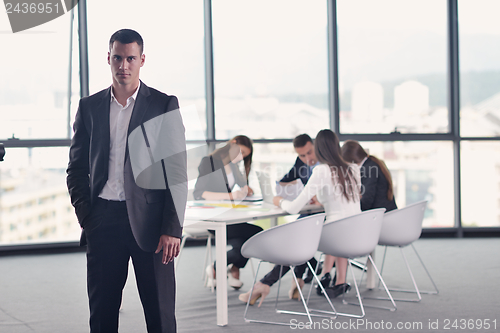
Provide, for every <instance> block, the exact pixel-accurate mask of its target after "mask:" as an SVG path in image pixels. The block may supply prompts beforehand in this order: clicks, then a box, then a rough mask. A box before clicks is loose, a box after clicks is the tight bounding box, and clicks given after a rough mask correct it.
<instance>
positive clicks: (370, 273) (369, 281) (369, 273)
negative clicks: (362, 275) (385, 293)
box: [366, 250, 377, 289]
mask: <svg viewBox="0 0 500 333" xmlns="http://www.w3.org/2000/svg"><path fill="white" fill-rule="evenodd" d="M370 255H371V256H372V259H373V261H375V250H373V252H372V253H371V254H370ZM376 284H377V273H375V269H373V265H372V263H371V261H370V260H368V262H367V263H366V287H367V288H368V289H374V288H375V287H376Z"/></svg>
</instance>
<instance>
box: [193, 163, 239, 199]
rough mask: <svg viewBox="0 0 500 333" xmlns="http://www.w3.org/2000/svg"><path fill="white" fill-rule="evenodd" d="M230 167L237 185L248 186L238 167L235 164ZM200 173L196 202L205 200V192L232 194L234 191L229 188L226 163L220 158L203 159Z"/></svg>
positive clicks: (195, 190)
mask: <svg viewBox="0 0 500 333" xmlns="http://www.w3.org/2000/svg"><path fill="white" fill-rule="evenodd" d="M229 166H230V167H231V171H232V172H233V175H234V180H235V183H236V184H238V186H240V187H243V186H245V185H247V181H246V178H245V176H243V175H242V174H241V172H240V170H239V169H238V167H237V166H236V165H235V164H233V163H229ZM219 170H220V171H219ZM216 171H217V172H216ZM198 172H199V175H198V179H197V180H196V184H195V186H194V191H193V196H194V198H195V200H203V198H202V196H201V195H202V194H203V192H205V191H209V192H218V193H229V192H231V190H232V189H231V188H230V187H229V184H228V181H227V174H226V170H225V169H224V163H223V162H222V160H221V159H220V158H218V156H213V155H208V156H205V157H203V159H202V160H201V162H200V165H199V166H198Z"/></svg>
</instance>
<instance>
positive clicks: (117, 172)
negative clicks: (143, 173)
mask: <svg viewBox="0 0 500 333" xmlns="http://www.w3.org/2000/svg"><path fill="white" fill-rule="evenodd" d="M140 86H141V83H140V82H139V86H138V87H137V89H136V91H135V92H134V94H133V95H132V96H130V97H129V98H128V99H127V104H126V105H125V106H123V105H121V104H120V103H119V102H118V100H117V99H116V97H115V95H114V93H113V88H111V102H110V104H109V166H108V180H107V182H106V184H105V185H104V187H103V189H102V191H101V193H100V194H99V197H100V198H103V199H106V200H114V201H125V188H124V185H123V182H124V181H123V168H124V164H125V148H126V147H127V131H128V125H129V123H130V117H131V116H132V110H133V109H134V105H135V100H136V99H137V93H138V92H139V88H140Z"/></svg>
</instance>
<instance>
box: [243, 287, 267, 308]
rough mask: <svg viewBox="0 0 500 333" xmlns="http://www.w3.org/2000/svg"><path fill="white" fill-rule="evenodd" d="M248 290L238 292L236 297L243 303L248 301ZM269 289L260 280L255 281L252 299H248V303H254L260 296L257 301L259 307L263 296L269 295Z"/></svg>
mask: <svg viewBox="0 0 500 333" xmlns="http://www.w3.org/2000/svg"><path fill="white" fill-rule="evenodd" d="M250 290H251V289H250ZM250 290H249V291H247V292H246V293H243V294H240V295H239V296H238V299H239V300H240V301H242V302H244V303H246V302H248V298H250ZM270 291H271V287H270V286H268V285H267V284H264V283H262V282H257V283H256V284H255V286H254V287H253V292H252V299H251V300H250V305H254V304H255V302H256V301H257V300H258V299H259V298H260V302H259V307H260V306H261V305H262V302H264V298H266V296H267V295H269V292H270Z"/></svg>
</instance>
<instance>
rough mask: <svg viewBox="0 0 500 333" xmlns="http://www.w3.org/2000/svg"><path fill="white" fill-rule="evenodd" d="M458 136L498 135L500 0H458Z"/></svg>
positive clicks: (499, 112)
mask: <svg viewBox="0 0 500 333" xmlns="http://www.w3.org/2000/svg"><path fill="white" fill-rule="evenodd" d="M458 9H459V29H460V88H461V89H460V106H461V112H460V120H461V123H460V124H461V126H460V130H461V133H460V134H461V135H462V136H500V61H498V59H500V24H499V23H498V15H497V14H498V13H499V12H500V1H497V0H460V1H459V2H458Z"/></svg>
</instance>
